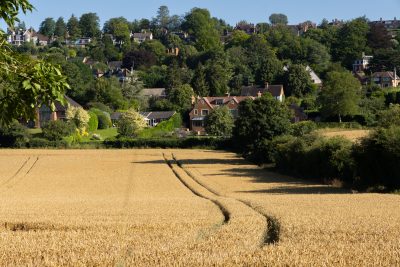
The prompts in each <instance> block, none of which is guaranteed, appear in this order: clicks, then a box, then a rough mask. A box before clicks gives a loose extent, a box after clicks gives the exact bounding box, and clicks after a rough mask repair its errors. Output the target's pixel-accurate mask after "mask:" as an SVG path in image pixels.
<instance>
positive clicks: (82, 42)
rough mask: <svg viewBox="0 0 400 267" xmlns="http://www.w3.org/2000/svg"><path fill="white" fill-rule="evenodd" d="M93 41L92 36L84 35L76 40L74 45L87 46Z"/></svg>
mask: <svg viewBox="0 0 400 267" xmlns="http://www.w3.org/2000/svg"><path fill="white" fill-rule="evenodd" d="M91 42H92V38H90V37H82V38H79V39H78V40H76V41H75V43H74V46H77V47H82V48H84V47H86V46H87V45H88V44H90V43H91Z"/></svg>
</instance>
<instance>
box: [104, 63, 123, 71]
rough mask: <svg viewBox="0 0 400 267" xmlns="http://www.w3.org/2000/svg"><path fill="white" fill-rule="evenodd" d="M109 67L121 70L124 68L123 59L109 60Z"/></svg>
mask: <svg viewBox="0 0 400 267" xmlns="http://www.w3.org/2000/svg"><path fill="white" fill-rule="evenodd" d="M107 67H108V68H109V69H110V70H113V71H114V70H120V69H122V61H110V62H108V64H107Z"/></svg>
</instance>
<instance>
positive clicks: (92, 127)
mask: <svg viewBox="0 0 400 267" xmlns="http://www.w3.org/2000/svg"><path fill="white" fill-rule="evenodd" d="M88 113H89V116H90V118H89V122H88V130H89V131H90V132H93V131H96V130H97V128H98V127H99V120H98V118H97V115H96V113H94V112H93V111H89V112H88Z"/></svg>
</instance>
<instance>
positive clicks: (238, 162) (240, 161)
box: [132, 158, 250, 165]
mask: <svg viewBox="0 0 400 267" xmlns="http://www.w3.org/2000/svg"><path fill="white" fill-rule="evenodd" d="M179 161H180V162H181V163H182V164H184V165H185V164H187V165H203V164H210V165H211V164H227V165H249V164H250V163H248V162H246V161H245V160H243V159H240V158H237V159H236V158H235V159H215V158H211V159H185V160H179ZM132 163H144V164H158V163H160V164H165V162H164V161H162V160H149V161H135V162H132Z"/></svg>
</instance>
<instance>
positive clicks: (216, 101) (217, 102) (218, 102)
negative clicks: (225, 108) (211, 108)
mask: <svg viewBox="0 0 400 267" xmlns="http://www.w3.org/2000/svg"><path fill="white" fill-rule="evenodd" d="M222 104H224V100H223V99H216V100H215V105H222Z"/></svg>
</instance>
